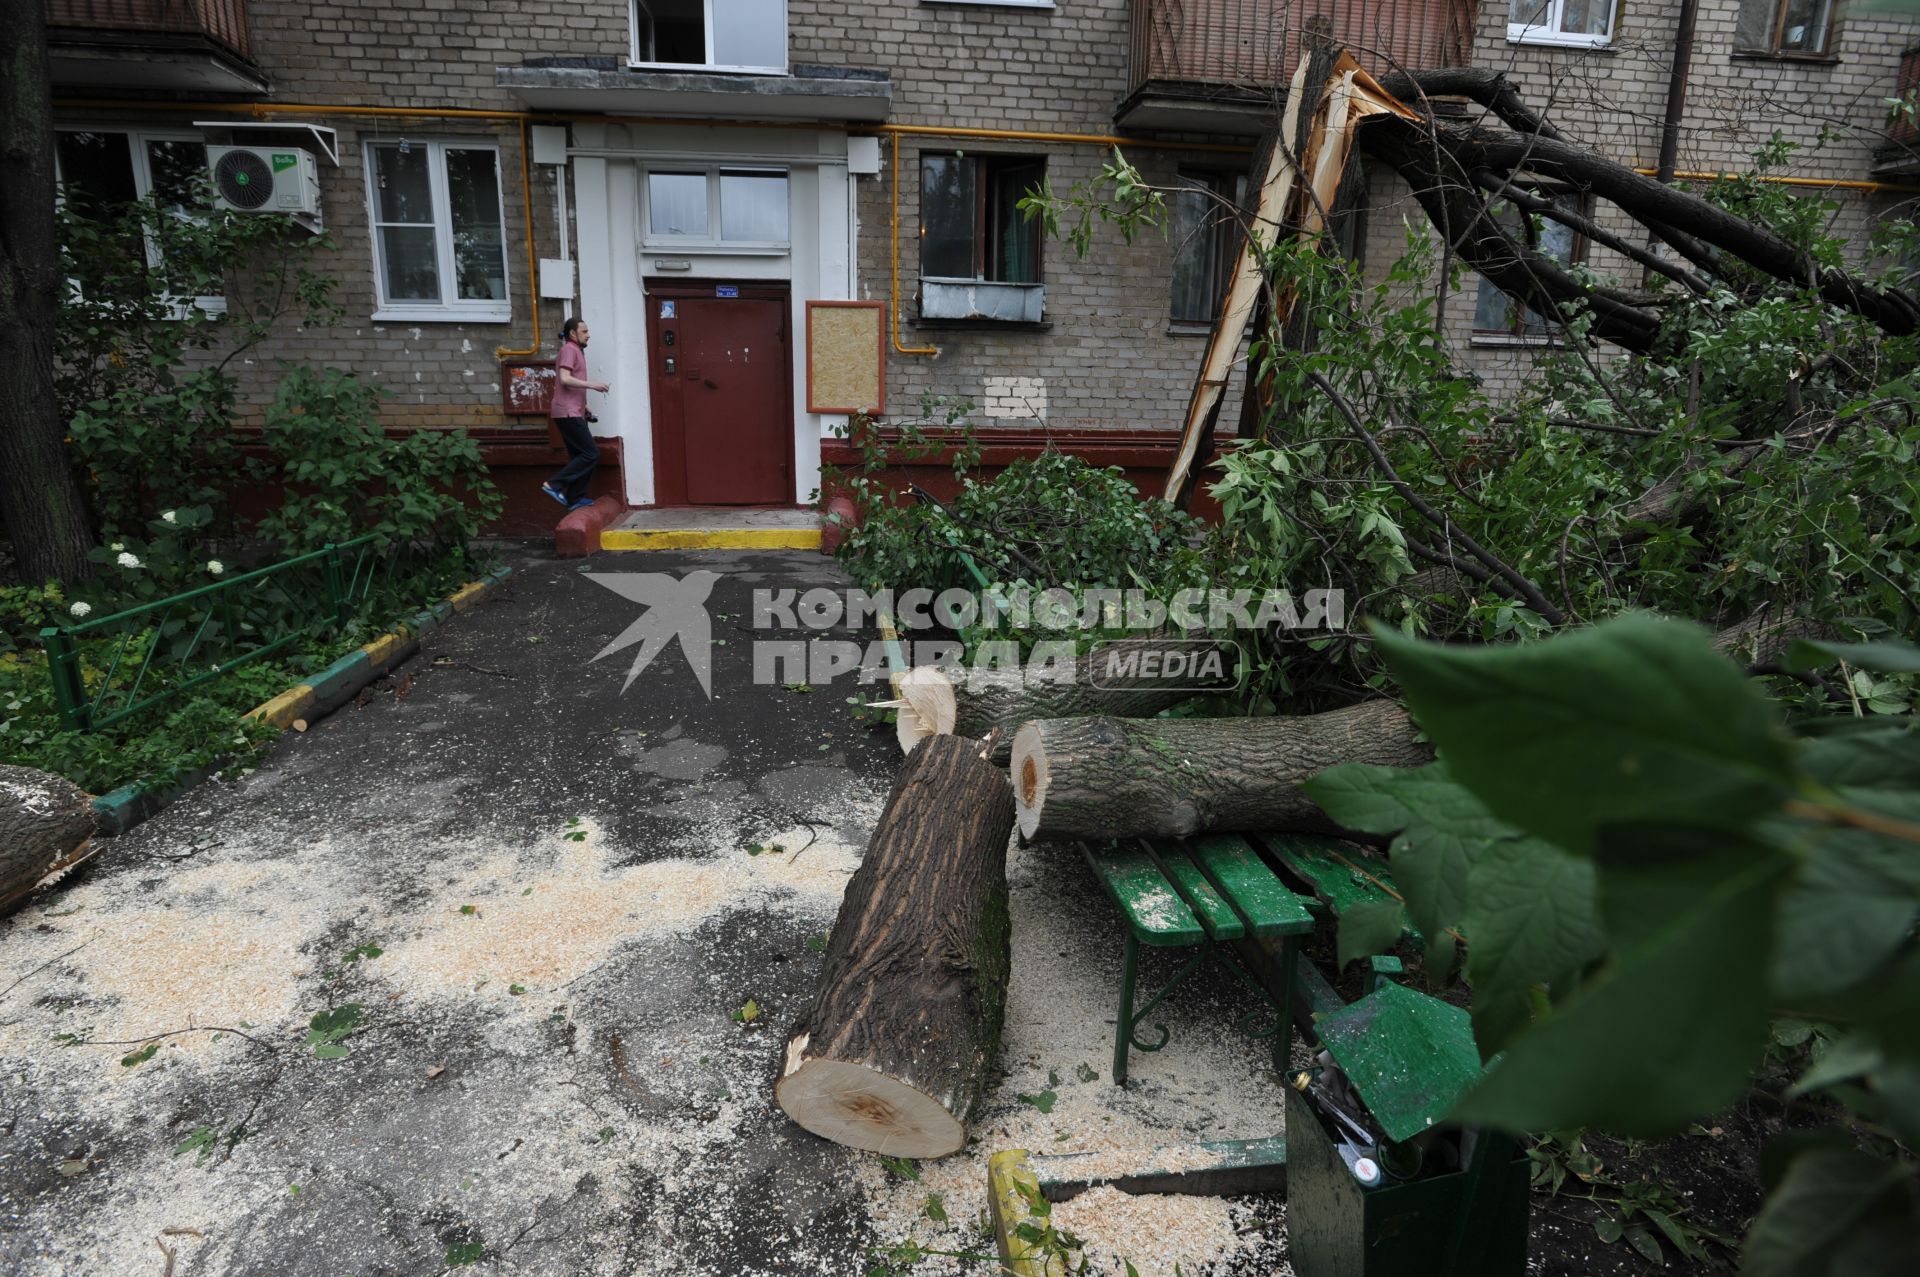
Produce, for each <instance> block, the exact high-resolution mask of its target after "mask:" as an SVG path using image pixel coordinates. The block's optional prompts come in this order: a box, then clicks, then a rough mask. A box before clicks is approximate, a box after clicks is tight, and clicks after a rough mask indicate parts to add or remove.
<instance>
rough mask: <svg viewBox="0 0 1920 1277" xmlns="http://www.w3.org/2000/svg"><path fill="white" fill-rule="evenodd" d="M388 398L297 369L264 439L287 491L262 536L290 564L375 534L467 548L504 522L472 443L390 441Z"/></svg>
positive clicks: (438, 437) (442, 437)
mask: <svg viewBox="0 0 1920 1277" xmlns="http://www.w3.org/2000/svg"><path fill="white" fill-rule="evenodd" d="M380 394H381V392H380V391H379V390H377V389H376V388H374V387H372V386H369V385H367V384H366V383H364V382H362V381H360V380H359V379H358V378H357V377H355V376H353V375H352V374H351V373H347V372H342V371H340V370H339V369H337V368H322V369H318V370H315V369H309V368H290V369H289V370H288V371H287V373H286V375H285V376H284V377H283V378H282V379H281V382H280V386H279V389H278V391H277V392H276V394H275V395H274V400H273V404H272V406H271V407H270V408H268V410H267V416H266V427H265V435H264V438H265V441H266V444H267V448H268V451H269V453H270V455H271V456H272V458H273V461H274V462H275V465H276V468H277V469H278V471H279V472H280V473H281V474H282V475H283V477H284V478H285V480H286V482H287V485H288V487H287V493H286V499H285V500H284V501H283V502H282V503H281V505H280V507H279V508H278V509H277V510H275V511H274V512H273V513H272V514H270V515H268V516H267V517H266V518H265V519H263V520H261V523H260V526H259V529H258V531H259V533H260V534H261V535H262V536H265V537H266V538H268V539H269V540H271V541H273V542H275V543H277V544H278V545H280V546H281V547H282V548H283V549H284V551H285V552H286V553H287V554H288V555H294V554H300V553H304V552H305V551H308V550H315V549H319V548H320V547H321V546H323V545H326V544H328V543H329V542H335V543H337V542H342V541H347V540H351V539H352V538H353V537H356V536H360V535H362V534H364V533H368V532H373V533H377V534H379V535H380V537H381V538H382V539H384V540H398V541H436V542H440V541H445V542H456V543H457V542H464V541H466V540H467V539H468V538H470V537H472V536H475V535H477V534H478V533H479V531H480V529H481V527H482V526H484V525H485V524H486V523H487V522H488V521H490V520H492V519H493V518H496V517H497V516H498V515H499V512H500V508H501V498H500V494H499V490H498V489H497V488H495V487H494V485H493V482H492V480H491V479H490V478H489V477H488V474H487V468H486V463H485V462H484V461H483V460H482V459H481V456H480V449H479V446H478V445H477V444H475V443H474V441H473V439H472V437H471V436H469V435H468V434H467V433H466V432H465V431H459V430H449V431H439V430H415V431H411V432H409V433H407V434H405V435H402V436H400V437H398V438H389V437H388V436H387V434H386V433H385V431H384V430H382V429H381V426H380V419H379V414H378V410H377V405H378V403H379V401H380Z"/></svg>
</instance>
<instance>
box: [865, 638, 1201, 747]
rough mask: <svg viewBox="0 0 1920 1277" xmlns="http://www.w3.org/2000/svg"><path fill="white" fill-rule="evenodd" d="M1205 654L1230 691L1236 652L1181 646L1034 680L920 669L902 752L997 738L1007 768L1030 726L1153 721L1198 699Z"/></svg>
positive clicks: (1041, 674)
mask: <svg viewBox="0 0 1920 1277" xmlns="http://www.w3.org/2000/svg"><path fill="white" fill-rule="evenodd" d="M1203 651H1204V652H1214V653H1218V655H1219V658H1220V661H1221V664H1222V668H1223V671H1224V672H1225V673H1226V675H1227V676H1228V677H1227V679H1226V680H1225V682H1224V683H1223V684H1222V690H1224V689H1225V687H1227V686H1231V679H1232V676H1234V675H1235V674H1237V669H1236V667H1237V665H1238V655H1239V654H1238V652H1237V650H1236V649H1235V648H1233V647H1232V646H1230V645H1227V646H1222V645H1211V646H1210V645H1204V644H1201V643H1197V642H1195V641H1194V640H1192V639H1178V638H1158V637H1149V638H1129V639H1116V640H1114V641H1113V642H1110V643H1098V644H1095V645H1094V646H1093V647H1092V648H1091V649H1089V650H1088V651H1085V652H1082V653H1081V654H1080V655H1079V656H1078V657H1076V658H1075V659H1074V662H1073V664H1072V666H1070V667H1069V666H1066V665H1064V664H1063V665H1057V666H1056V665H1047V666H1045V667H1043V668H1041V669H1038V670H1034V671H1032V672H1028V671H1026V670H1021V669H974V670H966V671H962V672H959V673H960V677H958V678H954V677H950V676H949V675H948V674H947V673H945V672H943V671H941V670H939V669H936V668H934V667H932V666H921V667H916V668H915V669H914V671H913V676H914V677H913V681H912V685H911V686H908V685H905V683H904V682H903V685H902V686H901V688H900V698H899V700H898V701H896V702H894V708H895V710H896V712H897V714H898V728H899V731H898V734H899V738H900V748H901V749H902V750H904V751H909V752H910V751H911V750H912V749H913V747H914V746H915V745H916V744H918V743H919V742H920V741H921V740H924V739H925V738H926V737H928V736H934V735H946V734H948V733H952V734H954V735H958V736H970V737H974V738H976V739H982V740H984V739H986V738H987V737H989V736H993V737H994V741H995V747H994V751H993V754H994V761H995V762H1001V763H1004V762H1006V761H1007V756H1008V752H1009V751H1010V750H1011V749H1012V748H1013V734H1014V732H1016V731H1018V730H1019V727H1020V724H1022V723H1024V722H1026V721H1027V720H1029V719H1034V718H1074V717H1078V716H1079V715H1083V714H1095V713H1098V714H1105V715H1107V716H1109V717H1112V718H1151V717H1153V716H1154V715H1155V714H1158V713H1159V712H1160V711H1161V710H1163V709H1171V708H1172V707H1173V706H1175V705H1178V704H1179V703H1180V702H1182V701H1184V700H1187V699H1188V698H1190V697H1192V696H1193V695H1194V694H1195V674H1194V673H1193V672H1192V671H1193V669H1194V668H1195V667H1194V665H1193V663H1192V659H1191V658H1195V657H1198V656H1200V655H1201V654H1202V653H1203ZM1170 658H1178V659H1170ZM1209 681H1210V682H1211V681H1212V680H1209ZM942 724H945V726H942ZM995 729H998V735H997V736H994V732H995Z"/></svg>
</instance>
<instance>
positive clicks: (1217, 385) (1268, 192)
mask: <svg viewBox="0 0 1920 1277" xmlns="http://www.w3.org/2000/svg"><path fill="white" fill-rule="evenodd" d="M1384 114H1398V115H1401V116H1403V117H1405V119H1406V120H1407V121H1409V122H1411V121H1414V120H1415V119H1417V118H1418V117H1417V116H1416V115H1415V113H1414V112H1413V111H1412V110H1411V109H1410V108H1408V107H1405V106H1402V105H1401V104H1400V103H1399V102H1397V101H1395V100H1394V99H1393V97H1392V96H1391V95H1390V94H1388V93H1387V92H1386V91H1385V90H1383V89H1381V87H1380V85H1379V84H1378V82H1376V81H1375V80H1374V78H1373V77H1372V76H1370V75H1368V74H1367V73H1366V72H1365V71H1363V70H1361V69H1360V64H1359V63H1358V62H1356V61H1354V59H1353V55H1352V54H1349V53H1347V52H1345V51H1339V50H1329V49H1326V48H1324V47H1317V48H1315V49H1314V50H1313V51H1312V52H1311V53H1310V54H1309V55H1308V56H1306V57H1303V58H1301V59H1300V65H1299V67H1298V69H1296V70H1295V72H1294V75H1293V81H1292V83H1291V85H1290V86H1289V87H1288V89H1287V96H1286V102H1285V106H1284V107H1283V108H1282V110H1281V117H1280V127H1279V128H1278V129H1277V130H1276V131H1275V132H1274V133H1273V134H1271V135H1270V136H1269V138H1268V140H1267V142H1266V144H1265V145H1264V146H1263V147H1262V149H1261V152H1260V157H1259V159H1258V161H1257V162H1256V163H1255V165H1254V168H1253V172H1252V174H1251V176H1252V178H1253V182H1254V186H1253V190H1254V192H1255V193H1254V196H1253V207H1252V209H1251V212H1250V215H1249V216H1247V217H1246V218H1245V219H1244V222H1243V228H1242V234H1241V238H1240V244H1239V246H1238V252H1237V253H1236V254H1235V257H1234V263H1235V264H1234V268H1233V275H1232V277H1231V278H1230V279H1229V280H1228V282H1227V288H1226V291H1225V293H1224V294H1223V295H1222V297H1221V301H1220V316H1219V318H1218V319H1216V320H1215V321H1214V325H1213V331H1212V332H1211V333H1209V334H1208V337H1207V351H1206V354H1205V355H1204V356H1203V357H1202V359H1201V363H1200V375H1199V377H1198V378H1197V379H1196V380H1195V381H1194V386H1193V394H1192V395H1191V396H1189V398H1188V400H1187V412H1186V417H1185V419H1184V420H1183V422H1182V424H1181V429H1180V448H1179V451H1178V452H1177V453H1176V454H1175V455H1174V459H1173V462H1172V464H1170V465H1169V466H1168V467H1167V484H1166V487H1165V489H1163V495H1164V496H1165V498H1166V499H1167V500H1168V501H1170V502H1172V503H1173V504H1174V505H1176V506H1178V507H1180V508H1181V509H1183V510H1184V509H1186V507H1187V502H1188V500H1189V499H1190V498H1191V497H1192V495H1193V486H1194V484H1195V483H1196V482H1197V481H1198V479H1199V473H1200V465H1201V463H1202V462H1203V461H1204V460H1205V459H1206V456H1207V454H1208V452H1209V451H1210V450H1211V448H1212V444H1213V429H1214V425H1215V423H1216V422H1217V421H1218V420H1219V417H1220V403H1221V400H1222V399H1223V398H1224V397H1225V395H1226V391H1227V383H1228V381H1229V380H1230V378H1231V376H1232V373H1233V367H1234V365H1235V364H1236V363H1237V362H1238V361H1239V359H1240V342H1241V339H1242V338H1243V337H1245V336H1246V332H1247V327H1248V324H1249V323H1250V321H1251V320H1252V318H1253V315H1254V311H1255V309H1256V306H1257V305H1258V304H1259V302H1260V300H1261V298H1262V295H1263V294H1268V293H1269V284H1268V278H1267V263H1266V254H1267V253H1268V251H1269V250H1271V249H1272V248H1273V246H1274V245H1275V244H1277V243H1279V241H1280V238H1281V236H1282V235H1283V234H1292V235H1296V236H1299V237H1301V238H1303V239H1310V238H1311V237H1313V236H1314V235H1317V234H1318V233H1319V232H1320V231H1321V230H1323V229H1324V227H1325V222H1326V214H1327V210H1328V209H1330V208H1331V207H1332V206H1333V203H1334V200H1335V198H1336V197H1337V196H1338V194H1339V187H1340V178H1341V175H1342V174H1343V173H1345V172H1346V169H1347V162H1348V160H1349V158H1350V157H1351V156H1352V154H1353V147H1354V134H1355V131H1356V129H1357V128H1358V126H1359V125H1360V124H1362V123H1363V122H1365V121H1366V120H1369V119H1372V118H1375V117H1377V116H1380V115H1384ZM1292 311H1293V295H1292V293H1291V291H1282V292H1279V293H1277V294H1273V295H1271V296H1269V297H1268V299H1267V308H1266V320H1267V324H1268V326H1269V328H1270V329H1271V330H1279V329H1281V328H1284V327H1285V326H1286V324H1287V321H1288V318H1289V316H1290V315H1291V314H1292Z"/></svg>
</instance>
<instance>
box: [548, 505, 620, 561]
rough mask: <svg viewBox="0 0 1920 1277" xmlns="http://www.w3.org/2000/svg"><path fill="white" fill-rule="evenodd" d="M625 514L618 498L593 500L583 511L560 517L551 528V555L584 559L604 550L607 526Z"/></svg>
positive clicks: (575, 511)
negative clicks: (552, 553)
mask: <svg viewBox="0 0 1920 1277" xmlns="http://www.w3.org/2000/svg"><path fill="white" fill-rule="evenodd" d="M626 512H627V507H626V504H625V503H624V502H622V501H621V500H620V499H619V498H618V497H596V498H595V499H594V502H593V504H592V505H590V506H588V507H587V508H586V509H584V510H573V511H570V512H568V513H567V514H565V515H562V516H561V518H560V522H559V523H557V524H555V525H554V529H553V552H554V553H555V554H557V555H559V556H560V557H561V558H563V559H584V558H586V557H587V556H588V555H589V554H592V553H593V552H594V551H596V550H600V549H603V548H605V547H604V544H603V543H604V541H605V536H604V533H605V532H606V529H607V527H608V525H610V524H612V523H613V522H614V521H615V520H616V519H618V518H619V517H620V516H621V515H623V514H625V513H626Z"/></svg>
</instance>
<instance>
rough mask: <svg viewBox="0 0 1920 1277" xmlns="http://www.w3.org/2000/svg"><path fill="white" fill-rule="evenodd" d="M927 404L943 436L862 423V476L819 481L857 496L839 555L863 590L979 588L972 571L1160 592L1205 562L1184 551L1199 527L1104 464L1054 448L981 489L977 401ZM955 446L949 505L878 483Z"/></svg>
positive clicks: (832, 475) (857, 427)
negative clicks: (954, 486)
mask: <svg viewBox="0 0 1920 1277" xmlns="http://www.w3.org/2000/svg"><path fill="white" fill-rule="evenodd" d="M925 408H926V409H927V412H926V414H925V415H928V416H931V415H932V414H933V412H934V411H936V410H938V411H941V412H942V413H943V415H944V417H945V421H944V422H943V426H944V429H942V430H938V431H929V430H927V429H924V428H922V427H921V426H919V425H916V424H912V423H909V424H908V425H905V426H903V427H901V428H900V437H899V440H898V441H897V442H889V441H887V440H885V439H883V438H882V436H881V434H880V432H879V431H878V430H877V429H876V428H874V426H873V424H872V422H871V421H869V420H868V419H866V418H864V417H856V418H854V419H853V420H852V421H851V422H850V423H849V425H848V427H847V435H848V437H849V438H851V439H852V440H853V441H854V443H855V445H856V448H857V450H858V451H859V453H860V458H861V465H860V469H859V470H858V471H857V472H853V473H848V472H845V471H829V472H827V473H826V475H825V476H824V477H823V482H822V486H823V489H824V491H825V492H827V493H828V494H830V495H831V494H834V493H841V494H845V495H847V496H849V497H851V498H852V499H853V503H854V506H855V516H854V519H853V520H851V521H850V522H849V526H848V528H847V532H846V536H845V539H844V540H843V541H842V542H841V544H840V547H839V549H838V551H837V554H838V557H839V559H840V561H841V563H842V564H844V565H845V566H846V568H847V570H848V572H850V573H851V574H852V575H853V577H854V579H855V580H857V581H858V582H860V584H861V585H863V586H864V587H866V588H868V589H874V590H880V589H892V590H907V589H915V588H920V589H931V590H934V591H936V592H937V591H940V590H944V589H949V588H964V589H974V588H977V587H978V586H979V584H980V582H979V579H978V578H977V577H976V576H975V575H974V573H975V572H976V571H977V572H978V573H979V574H980V575H981V576H984V577H985V578H986V579H987V581H989V582H991V583H993V584H996V585H1013V584H1015V583H1021V582H1024V583H1026V584H1027V585H1030V586H1032V587H1033V588H1035V589H1048V588H1054V587H1059V588H1064V589H1068V590H1073V591H1081V590H1087V589H1130V588H1158V587H1160V586H1162V585H1165V584H1166V583H1167V582H1170V581H1174V580H1178V581H1179V582H1180V583H1181V584H1191V583H1193V581H1194V579H1195V578H1196V577H1197V574H1198V565H1199V560H1198V557H1197V555H1195V554H1194V553H1193V551H1192V550H1191V549H1190V548H1189V546H1188V542H1189V541H1190V540H1192V539H1196V538H1197V535H1198V534H1197V531H1196V525H1195V524H1194V521H1193V520H1192V519H1191V518H1190V517H1189V516H1187V515H1186V514H1184V513H1183V512H1181V511H1179V510H1176V509H1174V508H1173V507H1172V506H1171V505H1169V504H1167V503H1166V502H1165V501H1162V500H1160V499H1159V498H1157V497H1142V496H1141V495H1140V494H1139V492H1138V491H1137V490H1136V489H1135V488H1134V487H1133V485H1132V484H1131V483H1129V482H1128V481H1127V479H1126V477H1125V475H1124V474H1123V473H1122V471H1121V470H1120V469H1119V468H1118V467H1108V468H1104V469H1103V468H1101V467H1098V466H1094V465H1091V464H1089V463H1088V462H1086V461H1084V460H1082V459H1080V458H1078V457H1074V456H1070V455H1068V454H1066V453H1062V452H1057V451H1054V450H1052V449H1048V450H1047V451H1045V452H1043V453H1041V454H1040V455H1039V456H1038V457H1032V458H1028V457H1022V458H1018V459H1016V460H1015V461H1013V462H1012V463H1011V464H1010V465H1008V466H1007V468H1006V469H1005V470H1003V471H1001V473H1000V474H998V475H996V476H994V477H993V478H992V479H990V480H987V481H986V482H979V481H977V480H975V479H973V478H972V477H970V471H971V470H972V469H973V468H974V467H976V466H977V465H978V462H979V457H980V445H979V441H978V440H977V439H976V438H975V437H974V436H973V434H972V432H971V430H970V429H967V428H966V426H965V420H964V419H965V415H966V413H968V412H970V411H971V408H972V405H971V404H965V403H960V402H958V401H948V400H930V401H929V403H928V404H927V405H925ZM948 445H950V446H952V447H953V448H954V459H953V469H954V474H955V476H956V477H957V478H959V479H960V481H961V491H960V494H959V495H958V496H957V497H955V498H954V499H953V501H951V502H950V503H946V504H945V507H944V508H941V507H940V506H937V505H935V504H933V503H931V502H922V501H915V500H913V499H912V498H910V497H906V496H903V495H901V494H899V493H897V492H895V491H894V490H893V489H892V488H890V487H889V486H888V485H887V484H885V483H884V482H883V481H882V480H880V479H879V478H877V477H876V476H877V475H878V473H879V472H880V471H882V470H884V469H886V468H887V467H889V466H898V465H901V464H903V463H912V462H916V461H923V460H925V459H926V458H927V457H929V456H931V455H933V454H934V453H935V452H936V451H937V450H938V449H939V448H940V447H942V446H948ZM828 517H830V518H837V516H835V515H832V514H829V516H828ZM969 560H971V563H972V567H971V568H969V567H968V561H969Z"/></svg>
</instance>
